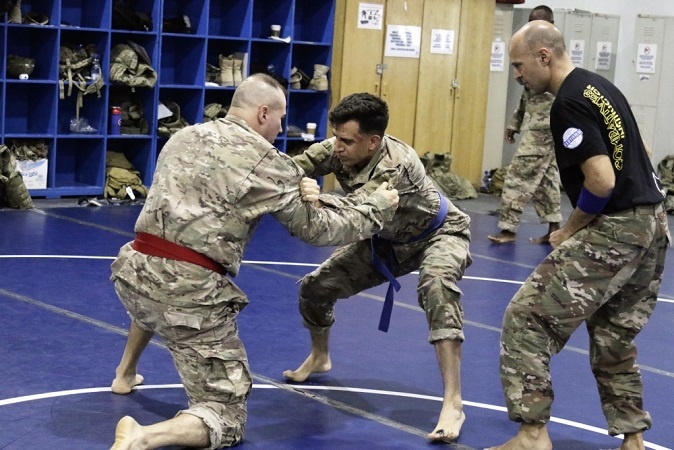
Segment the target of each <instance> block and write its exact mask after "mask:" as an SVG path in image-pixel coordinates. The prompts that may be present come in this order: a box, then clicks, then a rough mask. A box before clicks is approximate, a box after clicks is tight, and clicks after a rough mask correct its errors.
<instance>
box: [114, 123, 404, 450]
mask: <svg viewBox="0 0 674 450" xmlns="http://www.w3.org/2000/svg"><path fill="white" fill-rule="evenodd" d="M303 176H304V173H303V172H302V170H301V169H300V168H299V167H298V166H297V165H296V164H295V163H294V162H293V161H292V159H291V158H290V157H288V156H287V155H285V154H283V153H281V152H279V151H278V150H277V149H275V148H274V147H273V146H272V144H270V143H268V142H267V141H266V140H265V139H264V138H263V137H262V136H260V135H259V134H257V133H256V132H255V131H253V130H252V129H251V128H249V127H248V125H246V123H245V122H244V121H243V120H241V119H238V118H235V117H228V118H225V119H220V120H217V121H213V122H208V123H205V124H200V125H194V126H190V127H187V128H184V129H182V130H180V131H179V132H178V133H176V134H175V135H174V136H173V137H172V138H171V139H170V140H169V141H168V142H167V143H166V145H165V146H164V148H163V149H162V151H161V153H160V154H159V158H158V160H157V169H156V172H155V175H154V180H153V184H152V186H151V188H150V191H149V193H148V197H147V199H146V201H145V204H144V206H143V209H142V211H141V213H140V215H139V218H138V220H137V222H136V225H135V231H136V232H145V233H150V234H153V235H155V236H159V237H161V238H163V239H166V240H169V241H171V242H175V243H178V244H180V245H182V246H183V247H187V248H190V249H192V250H195V251H197V252H199V253H201V254H203V255H206V256H208V257H210V258H211V259H213V260H215V261H217V262H218V263H220V264H222V265H223V267H224V268H225V269H226V270H227V272H228V273H229V274H230V275H232V276H234V275H236V274H237V273H238V271H239V267H240V264H241V258H242V254H243V251H244V249H245V247H246V245H247V244H248V242H249V240H250V238H251V235H252V233H253V231H254V229H255V227H256V226H257V224H258V222H259V220H260V218H261V217H262V216H263V215H264V214H271V215H272V216H273V217H275V218H276V219H277V220H278V221H279V222H281V223H282V224H283V225H284V226H285V227H286V228H287V229H288V230H289V231H290V232H291V233H292V234H293V235H295V236H297V237H299V238H300V239H303V240H305V241H307V242H309V243H312V244H315V245H337V244H344V243H348V242H353V241H357V240H361V239H365V238H367V237H369V236H371V235H372V233H374V232H377V231H378V230H379V229H380V228H381V226H382V225H383V223H384V222H386V221H389V220H390V219H391V218H392V215H393V210H392V208H391V207H390V206H389V204H388V202H387V201H386V200H385V199H384V198H383V197H382V196H381V195H380V194H374V195H372V196H369V197H367V198H364V199H363V200H364V201H363V204H361V205H357V206H345V207H343V208H335V209H330V208H318V207H316V206H314V205H312V204H310V203H307V202H304V201H302V200H301V198H300V188H299V184H300V180H301V178H302V177H303ZM111 280H112V281H113V282H114V283H115V287H116V289H117V291H118V295H119V296H120V298H121V301H122V303H123V304H124V305H125V306H126V307H127V309H128V311H129V312H130V313H131V315H132V316H133V318H134V321H135V322H136V323H138V324H139V326H142V327H144V328H146V329H150V330H153V331H155V332H156V333H158V334H159V335H160V336H161V337H162V338H163V339H164V341H165V342H166V343H167V346H168V347H169V348H170V349H171V351H172V354H173V357H174V361H175V364H176V366H177V368H178V372H179V373H180V375H181V377H182V379H183V383H184V384H185V386H186V390H187V391H188V395H189V397H190V406H189V408H188V409H187V410H185V411H183V413H187V414H193V415H196V416H199V417H202V418H203V419H204V422H205V423H206V424H207V425H208V426H209V428H210V430H211V448H217V447H218V446H220V445H224V443H228V444H227V445H233V444H234V443H236V442H238V441H239V440H240V439H241V436H242V435H243V427H244V421H245V417H246V415H245V411H246V405H245V399H246V396H247V393H248V391H249V390H250V374H249V371H248V362H247V358H246V354H245V351H244V348H243V344H242V343H241V342H240V340H239V338H238V332H237V328H236V322H235V319H236V316H237V314H238V312H239V311H240V310H242V309H243V308H244V307H245V305H246V304H247V303H248V300H247V298H246V296H245V294H244V293H243V292H242V291H241V290H240V289H239V288H238V287H237V286H236V285H235V284H234V283H233V282H232V281H231V279H229V278H228V277H226V276H222V275H220V274H218V273H216V272H213V271H211V270H208V269H205V268H202V267H201V266H197V265H194V264H191V263H187V262H183V261H177V260H172V259H165V258H160V257H156V256H150V255H146V254H143V253H139V252H137V251H135V250H134V249H133V248H132V246H131V244H130V243H127V244H126V245H125V246H123V247H122V249H121V250H120V252H119V255H118V257H117V259H116V260H115V261H114V262H113V264H112V275H111ZM206 380H207V381H206ZM223 405H225V406H223ZM225 407H226V408H228V409H232V411H235V412H236V413H233V412H230V413H228V414H229V415H228V416H222V411H223V408H225ZM223 420H225V422H223Z"/></svg>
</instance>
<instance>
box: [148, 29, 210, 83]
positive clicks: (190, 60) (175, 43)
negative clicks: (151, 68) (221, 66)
mask: <svg viewBox="0 0 674 450" xmlns="http://www.w3.org/2000/svg"><path fill="white" fill-rule="evenodd" d="M205 54H206V41H205V40H204V39H201V38H198V37H192V36H180V37H179V36H177V35H171V36H163V37H162V40H161V65H160V67H159V83H160V84H161V85H187V86H193V85H197V84H198V85H199V86H203V84H204V79H205V72H206V65H205V64H202V61H204V57H205Z"/></svg>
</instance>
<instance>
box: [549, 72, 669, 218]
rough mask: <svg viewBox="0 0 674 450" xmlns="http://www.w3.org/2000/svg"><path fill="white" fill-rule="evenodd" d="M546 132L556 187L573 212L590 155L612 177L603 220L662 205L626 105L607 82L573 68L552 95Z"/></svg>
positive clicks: (622, 98)
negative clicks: (605, 161)
mask: <svg viewBox="0 0 674 450" xmlns="http://www.w3.org/2000/svg"><path fill="white" fill-rule="evenodd" d="M550 127H551V129H552V135H553V138H554V141H555V155H556V157H557V165H558V166H559V174H560V178H561V181H562V186H564V189H565V190H566V193H567V195H568V196H569V200H570V201H571V204H572V205H573V207H574V208H575V206H576V202H577V201H578V196H579V195H580V189H581V188H582V186H583V181H584V180H585V177H584V176H583V172H582V171H581V170H580V164H581V163H582V162H583V161H585V160H586V159H589V158H590V157H592V156H596V155H607V156H608V157H609V158H610V159H611V164H612V166H613V172H614V173H615V176H616V181H615V188H614V189H613V194H612V196H611V199H610V200H609V202H608V204H607V205H606V207H605V208H604V211H603V213H604V214H609V213H612V212H617V211H622V210H625V209H629V208H632V207H634V206H639V205H652V204H655V203H659V202H661V201H663V200H664V199H665V196H664V194H663V191H662V186H661V184H660V180H658V178H657V176H656V174H655V171H654V170H653V165H652V164H651V161H650V159H648V155H647V154H646V149H645V148H644V144H643V141H642V138H641V134H640V132H639V128H638V127H637V123H636V120H635V119H634V115H633V114H632V110H631V108H630V107H629V104H628V103H627V99H626V98H625V96H624V95H623V94H622V93H621V92H620V91H619V90H618V88H616V87H615V86H614V85H613V84H612V83H611V82H609V81H608V80H607V79H605V78H603V77H601V76H600V75H597V74H595V73H592V72H590V71H588V70H585V69H581V68H575V69H574V70H573V71H572V72H571V73H570V74H569V75H568V76H567V77H566V79H565V80H564V82H563V83H562V86H561V87H560V89H559V92H557V97H556V98H555V101H554V103H553V104H552V108H551V110H550Z"/></svg>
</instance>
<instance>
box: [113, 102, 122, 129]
mask: <svg viewBox="0 0 674 450" xmlns="http://www.w3.org/2000/svg"><path fill="white" fill-rule="evenodd" d="M110 134H114V135H119V134H122V108H120V107H119V106H113V107H112V108H111V110H110Z"/></svg>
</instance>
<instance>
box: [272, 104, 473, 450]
mask: <svg viewBox="0 0 674 450" xmlns="http://www.w3.org/2000/svg"><path fill="white" fill-rule="evenodd" d="M329 119H330V123H331V124H332V126H333V132H334V134H335V137H333V138H330V139H327V140H324V141H323V142H319V143H316V144H313V145H311V146H310V147H309V148H308V149H307V150H306V151H305V152H304V153H302V154H300V155H298V156H296V157H295V158H294V159H295V161H296V162H297V163H298V164H299V165H300V166H301V167H302V168H303V169H304V170H305V172H306V173H307V175H309V176H312V177H318V176H323V175H327V174H330V173H332V174H334V175H335V177H336V178H337V181H338V182H339V184H340V186H341V187H342V189H343V190H344V193H345V194H346V195H345V196H337V195H330V194H320V195H319V196H317V198H318V202H319V204H321V205H322V206H323V207H324V208H328V209H330V208H338V207H342V206H344V205H353V204H358V203H359V202H361V201H362V200H363V198H366V197H367V196H368V195H370V193H371V192H373V191H374V190H375V189H376V188H377V187H378V186H379V185H381V183H383V182H385V181H389V182H390V183H391V185H392V186H393V187H395V188H396V189H397V190H398V192H399V194H400V204H399V207H398V210H397V212H396V214H395V216H394V217H393V220H391V221H389V222H387V223H386V224H385V225H384V228H383V229H382V230H381V231H380V232H379V233H377V236H376V237H374V238H372V239H364V240H362V241H359V242H356V243H353V244H349V245H346V246H342V247H340V248H338V249H337V250H336V251H335V252H334V253H333V254H332V255H331V256H330V258H329V259H327V260H326V261H325V262H323V264H321V266H320V267H318V268H317V269H316V270H314V271H313V272H311V273H309V274H308V275H306V276H305V277H304V278H303V279H302V282H301V285H300V292H299V308H300V313H301V315H302V318H303V323H304V325H305V326H306V327H307V328H308V329H309V332H310V336H311V352H310V354H309V356H308V357H307V359H306V360H305V361H304V362H303V363H302V364H301V365H300V367H299V368H297V369H296V370H287V371H285V372H284V373H283V375H284V376H285V377H286V378H288V379H289V380H292V381H296V382H301V381H304V380H305V379H306V378H307V377H308V376H309V375H311V374H312V373H319V372H326V371H328V370H330V369H331V367H332V362H331V359H330V354H329V348H328V335H329V332H330V328H331V327H332V325H333V323H334V321H335V303H336V302H337V300H338V299H343V298H348V297H350V296H352V295H355V294H357V293H359V292H361V291H364V290H365V289H368V288H371V287H374V286H377V285H379V284H382V283H384V282H386V281H389V282H391V283H392V286H394V287H395V286H396V283H397V281H396V280H395V277H398V276H402V275H405V274H408V273H410V272H412V271H415V270H419V281H418V286H417V292H418V303H419V306H420V307H421V308H422V309H423V310H424V312H425V313H426V320H427V322H428V327H429V337H428V340H429V342H430V343H432V344H433V345H434V347H435V352H436V355H437V358H438V363H439V365H440V371H441V373H442V378H443V383H444V385H443V394H444V395H443V397H444V399H443V404H442V410H441V412H440V418H439V419H438V422H437V424H436V426H435V428H434V429H433V431H432V432H431V433H429V434H428V438H429V439H430V440H432V441H452V440H454V439H456V438H457V437H458V435H459V432H460V430H461V426H462V424H463V422H464V419H465V416H464V413H463V408H462V399H461V389H460V365H461V343H462V342H463V340H464V334H463V308H462V305H461V290H460V289H459V287H458V286H457V284H456V283H457V282H458V281H459V280H460V279H461V278H462V276H463V273H464V271H465V270H466V268H467V267H468V266H469V265H470V263H471V258H470V253H469V242H470V231H469V223H470V219H469V217H468V216H467V215H466V214H464V213H462V212H461V211H459V210H458V209H457V208H456V206H454V205H453V204H452V203H451V202H450V201H449V200H447V199H445V198H443V197H442V196H441V195H439V194H438V191H437V189H436V188H435V186H434V185H433V182H432V180H431V179H430V178H429V177H428V176H427V175H426V172H425V170H424V166H423V164H422V163H421V161H420V159H419V157H418V155H417V152H416V151H415V150H414V149H413V148H412V147H410V146H409V145H407V144H405V143H404V142H402V141H400V140H399V139H396V138H395V137H393V136H390V135H387V134H386V126H387V125H388V106H387V105H386V103H385V102H384V101H383V100H381V99H380V98H378V97H375V96H373V95H371V94H366V93H359V94H352V95H349V96H347V97H345V98H344V99H342V101H341V102H340V103H339V104H338V105H337V106H336V107H335V108H334V109H333V110H332V111H331V112H330V115H329ZM391 294H392V292H391V287H389V295H387V299H386V301H385V310H384V313H383V317H382V319H381V320H380V329H381V330H386V329H387V327H388V314H390V308H391V306H392V298H391ZM393 326H396V325H395V320H394V321H393Z"/></svg>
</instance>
